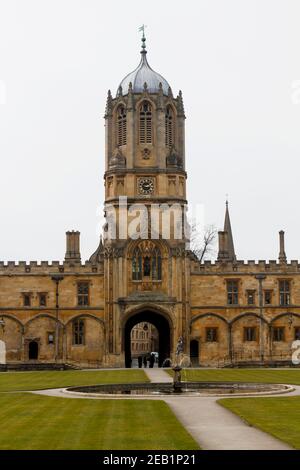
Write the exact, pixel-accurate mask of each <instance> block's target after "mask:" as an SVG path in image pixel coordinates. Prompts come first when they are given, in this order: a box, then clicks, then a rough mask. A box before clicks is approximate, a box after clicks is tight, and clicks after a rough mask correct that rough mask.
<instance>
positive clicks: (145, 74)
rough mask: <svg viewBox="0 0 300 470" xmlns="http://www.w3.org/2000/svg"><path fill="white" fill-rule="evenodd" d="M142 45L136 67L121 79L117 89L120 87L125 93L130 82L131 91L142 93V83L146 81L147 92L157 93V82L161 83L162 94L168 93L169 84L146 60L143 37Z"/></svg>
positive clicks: (124, 93) (125, 93)
mask: <svg viewBox="0 0 300 470" xmlns="http://www.w3.org/2000/svg"><path fill="white" fill-rule="evenodd" d="M142 41H143V45H142V50H141V56H142V57H141V61H140V63H139V65H138V67H137V68H136V69H135V70H134V71H133V72H131V73H129V74H128V75H126V77H125V78H123V80H122V81H121V83H120V85H119V88H118V90H120V87H122V93H123V95H127V93H128V89H129V84H130V83H132V92H133V93H143V91H144V84H145V83H147V90H148V92H149V93H158V91H159V84H160V83H161V84H162V91H163V94H164V95H168V92H169V88H170V85H169V83H168V82H167V80H166V79H165V78H164V77H162V76H161V75H160V74H159V73H157V72H155V71H154V70H153V69H152V68H151V67H150V65H149V64H148V61H147V57H146V55H147V51H146V46H145V38H143V39H142Z"/></svg>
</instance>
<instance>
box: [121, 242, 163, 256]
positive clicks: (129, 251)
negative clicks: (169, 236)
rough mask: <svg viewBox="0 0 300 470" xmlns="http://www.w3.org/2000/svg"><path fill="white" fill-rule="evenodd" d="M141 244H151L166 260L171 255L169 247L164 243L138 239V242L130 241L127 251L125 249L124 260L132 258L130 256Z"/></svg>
mask: <svg viewBox="0 0 300 470" xmlns="http://www.w3.org/2000/svg"><path fill="white" fill-rule="evenodd" d="M143 242H148V243H149V244H152V245H154V246H156V247H157V248H159V249H160V251H161V254H162V257H163V258H168V257H169V256H170V254H171V250H170V247H169V245H168V243H166V241H162V240H148V239H146V240H142V239H138V240H132V241H131V242H130V243H128V246H127V249H126V258H127V259H128V260H130V259H131V258H132V255H133V253H134V251H135V249H136V248H137V247H138V246H139V245H141V244H143ZM145 245H146V243H145Z"/></svg>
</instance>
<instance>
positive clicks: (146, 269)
mask: <svg viewBox="0 0 300 470" xmlns="http://www.w3.org/2000/svg"><path fill="white" fill-rule="evenodd" d="M150 274H151V261H150V257H149V256H145V258H144V276H150Z"/></svg>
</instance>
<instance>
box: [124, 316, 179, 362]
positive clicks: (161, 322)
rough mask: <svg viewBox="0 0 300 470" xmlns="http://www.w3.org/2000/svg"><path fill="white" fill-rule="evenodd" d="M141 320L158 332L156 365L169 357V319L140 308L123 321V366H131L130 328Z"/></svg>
mask: <svg viewBox="0 0 300 470" xmlns="http://www.w3.org/2000/svg"><path fill="white" fill-rule="evenodd" d="M141 322H147V323H151V324H152V325H154V326H155V327H156V328H157V330H158V334H159V339H158V341H159V342H158V345H159V346H158V353H159V360H158V365H159V367H161V365H162V363H163V362H164V360H165V359H167V358H168V357H170V351H171V328H170V324H169V320H168V319H167V318H166V317H165V316H164V315H162V314H160V313H157V312H155V311H152V310H142V311H141V312H138V313H136V314H134V315H132V316H131V317H130V318H129V319H128V320H127V321H126V323H125V326H124V343H123V344H124V354H125V367H131V330H132V328H133V327H134V326H135V325H137V324H138V323H141Z"/></svg>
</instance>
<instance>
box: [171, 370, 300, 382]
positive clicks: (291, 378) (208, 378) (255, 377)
mask: <svg viewBox="0 0 300 470" xmlns="http://www.w3.org/2000/svg"><path fill="white" fill-rule="evenodd" d="M168 372H169V374H170V375H171V376H173V371H172V370H168ZM181 378H182V380H183V381H185V380H187V381H201V382H258V383H264V382H265V383H283V384H294V385H300V369H287V370H278V369H185V370H183V371H182V373H181Z"/></svg>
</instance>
